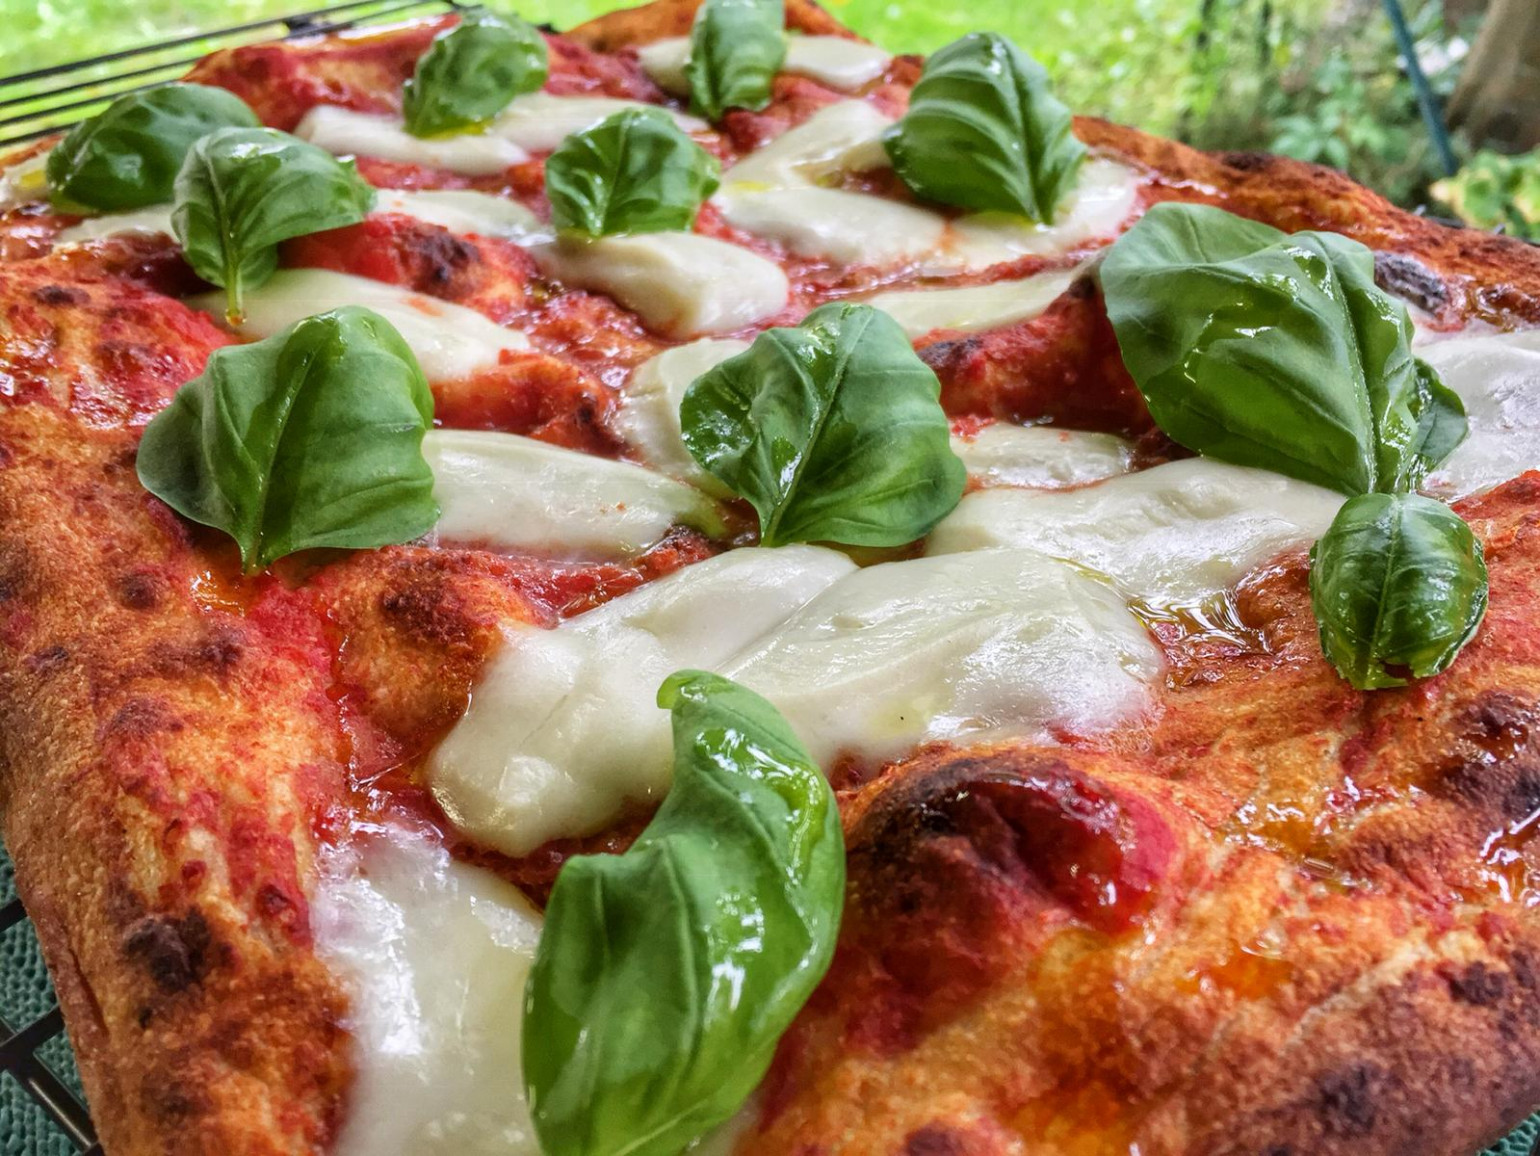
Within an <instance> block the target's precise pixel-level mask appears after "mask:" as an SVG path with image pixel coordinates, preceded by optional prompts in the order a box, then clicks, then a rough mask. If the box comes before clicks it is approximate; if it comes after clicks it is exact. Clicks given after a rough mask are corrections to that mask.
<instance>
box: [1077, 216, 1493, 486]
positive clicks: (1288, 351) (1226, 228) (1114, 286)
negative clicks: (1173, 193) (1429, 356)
mask: <svg viewBox="0 0 1540 1156" xmlns="http://www.w3.org/2000/svg"><path fill="white" fill-rule="evenodd" d="M1100 276H1101V284H1102V291H1103V293H1104V294H1105V296H1106V300H1107V314H1108V316H1109V317H1110V318H1111V319H1112V326H1113V329H1114V330H1115V331H1116V333H1117V338H1118V344H1119V346H1120V347H1121V349H1122V352H1123V361H1124V364H1125V365H1127V366H1128V370H1129V372H1130V373H1131V374H1132V375H1133V378H1134V381H1135V382H1137V383H1138V385H1139V388H1140V390H1141V391H1142V392H1143V394H1144V397H1145V400H1146V402H1148V404H1149V407H1150V414H1151V416H1153V417H1154V419H1155V422H1156V424H1158V425H1159V426H1160V427H1161V429H1163V430H1165V432H1166V433H1167V434H1169V435H1170V436H1171V437H1173V438H1175V439H1176V440H1177V441H1178V442H1180V443H1182V444H1183V445H1185V446H1187V447H1188V448H1189V449H1193V450H1197V451H1198V452H1199V453H1203V454H1207V455H1209V456H1211V457H1216V458H1222V459H1224V460H1225V461H1229V462H1235V463H1238V464H1240V465H1245V466H1259V467H1261V468H1263V469H1268V470H1273V471H1275V472H1277V473H1281V474H1288V475H1289V476H1291V477H1295V478H1301V479H1303V480H1305V481H1307V482H1314V483H1316V484H1317V485H1322V486H1329V487H1331V488H1332V489H1335V490H1340V491H1341V492H1343V493H1346V494H1360V493H1367V492H1370V491H1375V490H1378V491H1384V492H1398V491H1402V490H1410V489H1415V488H1416V486H1417V485H1418V484H1419V483H1420V482H1421V481H1422V479H1423V478H1425V477H1426V476H1427V475H1428V473H1429V472H1430V471H1431V470H1432V469H1433V468H1435V467H1436V466H1437V465H1438V464H1439V462H1441V461H1442V460H1443V459H1444V458H1445V457H1447V456H1448V454H1449V452H1450V451H1451V450H1453V449H1454V447H1455V446H1456V445H1458V444H1459V442H1460V441H1461V440H1462V439H1463V438H1464V436H1465V429H1466V423H1465V410H1464V407H1463V406H1462V405H1461V403H1460V399H1459V398H1458V397H1457V396H1456V395H1455V394H1454V393H1453V392H1452V391H1451V390H1449V389H1448V388H1446V387H1445V386H1444V385H1443V384H1442V383H1441V382H1440V381H1439V379H1438V375H1437V374H1436V373H1435V372H1434V371H1433V369H1432V368H1431V367H1430V366H1429V365H1428V364H1427V363H1426V362H1423V361H1421V360H1419V359H1418V358H1416V357H1414V356H1413V355H1412V349H1411V338H1412V323H1411V319H1410V317H1409V316H1408V315H1407V312H1406V307H1405V306H1404V305H1402V304H1401V303H1400V302H1399V301H1397V300H1395V298H1393V297H1391V296H1390V295H1389V294H1388V293H1385V292H1384V291H1383V290H1381V289H1380V288H1379V287H1378V286H1376V285H1375V284H1374V256H1373V254H1372V253H1371V252H1370V251H1369V250H1368V249H1367V248H1365V247H1364V246H1362V245H1360V244H1358V243H1357V242H1356V241H1350V240H1348V239H1347V238H1346V237H1342V236H1339V235H1337V234H1335V233H1315V232H1304V233H1294V234H1287V233H1282V232H1280V231H1279V230H1277V229H1274V228H1272V227H1270V226H1268V225H1263V224H1258V223H1257V222H1255V221H1248V220H1245V219H1243V218H1241V217H1236V216H1233V215H1232V214H1230V213H1227V212H1225V211H1223V210H1222V209H1215V208H1211V207H1209V206H1206V205H1179V204H1170V203H1168V204H1160V205H1156V206H1155V207H1154V208H1152V209H1151V210H1150V211H1149V212H1148V213H1147V214H1145V216H1144V217H1143V218H1142V219H1141V220H1140V221H1139V222H1138V223H1137V224H1136V225H1134V227H1133V228H1132V229H1130V230H1129V231H1128V232H1127V233H1125V234H1124V235H1123V236H1122V237H1120V238H1119V239H1118V240H1117V242H1116V243H1114V244H1113V246H1112V248H1111V250H1110V251H1109V252H1108V254H1107V256H1106V258H1105V259H1104V260H1103V261H1102V264H1101V273H1100Z"/></svg>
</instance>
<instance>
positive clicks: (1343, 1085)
mask: <svg viewBox="0 0 1540 1156" xmlns="http://www.w3.org/2000/svg"><path fill="white" fill-rule="evenodd" d="M1388 1078H1389V1073H1387V1072H1386V1071H1385V1070H1384V1069H1383V1068H1381V1067H1380V1066H1379V1065H1378V1064H1350V1065H1348V1066H1347V1067H1345V1068H1341V1069H1339V1070H1337V1071H1335V1072H1328V1073H1327V1074H1326V1075H1324V1076H1321V1077H1320V1078H1319V1079H1317V1080H1316V1091H1317V1093H1318V1096H1319V1100H1318V1103H1319V1107H1320V1112H1321V1123H1322V1125H1323V1126H1324V1127H1325V1129H1326V1132H1327V1133H1328V1134H1329V1135H1332V1136H1344V1137H1354V1136H1367V1135H1368V1134H1369V1133H1370V1132H1372V1131H1374V1124H1375V1121H1376V1120H1377V1119H1378V1118H1379V1101H1380V1098H1381V1095H1382V1092H1383V1090H1384V1085H1385V1082H1386V1080H1387V1079H1388Z"/></svg>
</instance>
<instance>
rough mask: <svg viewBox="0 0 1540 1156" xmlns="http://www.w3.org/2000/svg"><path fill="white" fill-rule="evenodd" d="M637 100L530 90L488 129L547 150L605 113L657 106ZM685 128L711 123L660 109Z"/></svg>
mask: <svg viewBox="0 0 1540 1156" xmlns="http://www.w3.org/2000/svg"><path fill="white" fill-rule="evenodd" d="M658 107H659V106H658V105H656V104H646V103H643V102H642V101H639V100H617V99H615V98H614V97H609V96H553V95H551V94H550V93H549V92H530V93H526V94H525V95H523V96H519V97H515V98H514V100H513V103H512V104H510V105H509V106H508V107H507V108H506V109H504V110H503V111H502V112H501V113H499V114H498V115H497V117H496V118H495V119H494V120H493V121H492V124H491V125H490V126H489V127H488V129H487V131H488V132H489V133H491V134H493V135H494V136H498V137H501V138H502V139H503V140H505V141H509V142H510V143H512V144H514V145H516V146H518V147H519V148H521V149H527V150H528V151H529V152H532V153H542V152H550V151H551V150H552V149H554V148H556V147H557V146H558V145H559V144H561V142H562V141H563V140H565V139H566V138H567V137H568V136H570V135H572V134H573V133H575V132H582V131H583V130H584V129H586V128H592V127H593V126H594V125H596V124H598V123H599V122H600V121H601V120H604V119H605V118H606V117H611V116H614V115H615V114H616V113H617V112H624V111H625V110H626V109H628V108H658ZM662 111H664V112H666V113H668V115H669V116H671V117H673V118H674V123H675V124H677V125H678V126H679V127H680V128H682V129H683V130H684V131H685V132H706V131H707V130H708V129H710V127H711V126H710V125H709V124H707V123H706V122H705V121H703V120H701V119H700V118H698V117H693V116H686V115H685V114H684V113H682V112H674V111H672V110H671V109H666V108H665V109H663V110H662Z"/></svg>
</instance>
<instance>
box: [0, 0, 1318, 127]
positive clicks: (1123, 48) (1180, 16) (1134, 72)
mask: <svg viewBox="0 0 1540 1156" xmlns="http://www.w3.org/2000/svg"><path fill="white" fill-rule="evenodd" d="M311 2H313V3H324V2H325V0H311ZM488 2H489V5H490V6H491V7H495V8H499V9H504V10H508V11H516V12H518V13H519V14H520V15H522V16H524V17H526V18H528V19H530V20H535V21H549V22H550V23H552V24H555V25H557V26H558V27H568V26H570V25H572V24H576V23H579V22H581V21H583V20H585V19H588V18H589V17H591V16H595V15H598V14H600V13H602V12H605V11H609V10H610V9H612V8H614V7H616V6H617V4H616V2H615V0H488ZM825 3H826V6H827V7H828V8H829V9H830V10H831V11H832V12H833V13H834V14H835V15H836V16H838V17H839V18H840V19H841V20H843V21H845V22H846V23H847V24H849V25H850V26H851V27H852V28H854V29H856V30H857V31H858V32H860V33H862V34H863V35H865V36H867V37H869V38H870V39H872V40H873V41H875V42H877V43H879V44H881V45H883V46H884V47H886V48H888V49H890V50H892V51H895V52H928V51H931V50H933V49H935V48H938V47H940V46H941V45H943V44H945V43H947V42H948V41H950V40H953V39H955V38H956V37H958V36H961V35H963V34H964V33H966V32H971V31H975V30H981V29H987V30H992V31H996V32H1002V33H1005V34H1006V35H1008V36H1010V37H1012V38H1013V39H1014V40H1016V41H1017V43H1019V44H1020V45H1021V46H1022V47H1024V48H1026V49H1027V50H1028V51H1030V52H1032V53H1033V54H1034V55H1035V56H1037V58H1038V59H1039V60H1041V61H1042V62H1043V63H1044V64H1045V65H1046V66H1047V67H1048V69H1049V71H1050V72H1051V73H1053V74H1054V76H1055V80H1056V82H1057V85H1058V88H1059V91H1060V93H1061V95H1062V96H1063V97H1064V98H1065V99H1066V100H1068V101H1069V102H1070V103H1071V104H1072V105H1073V106H1074V107H1075V108H1076V109H1077V111H1085V112H1090V113H1096V114H1099V115H1103V116H1110V117H1112V118H1114V119H1118V120H1123V121H1126V122H1128V123H1134V124H1139V125H1140V126H1142V127H1145V128H1148V129H1151V130H1152V131H1169V130H1171V129H1172V127H1173V121H1174V115H1175V112H1174V110H1175V109H1176V108H1177V102H1178V101H1179V99H1180V97H1181V94H1183V93H1184V92H1185V91H1186V89H1187V87H1188V86H1189V85H1190V83H1191V61H1190V59H1189V57H1188V54H1187V53H1186V52H1185V51H1184V50H1183V49H1184V47H1185V46H1186V45H1187V44H1188V43H1190V40H1191V36H1192V32H1193V28H1194V26H1195V25H1194V21H1195V20H1196V18H1197V13H1198V10H1199V3H1198V0H825ZM1278 3H1279V6H1280V7H1281V8H1288V9H1299V10H1301V11H1305V10H1308V11H1310V12H1315V11H1318V10H1320V9H1321V8H1322V7H1323V6H1324V4H1325V3H1326V0H1278ZM621 6H625V5H624V0H621ZM304 7H306V0H0V21H3V23H0V77H4V76H11V75H15V74H17V73H21V72H27V71H31V70H33V69H37V68H45V67H48V66H50V65H54V64H61V63H65V62H68V61H72V60H77V59H81V58H84V57H88V56H95V55H99V54H102V53H106V52H111V51H115V50H117V49H120V48H124V47H130V46H137V45H141V44H150V43H155V42H158V41H163V40H165V39H168V38H171V37H174V36H177V35H183V34H188V33H192V32H196V31H199V30H204V29H209V28H212V27H220V26H228V25H233V24H239V23H245V22H247V21H250V20H256V19H261V18H264V17H271V16H276V15H281V14H288V13H292V12H294V11H296V10H299V9H303V8H304ZM197 48H198V46H196V45H194V46H190V47H189V48H187V49H184V50H182V51H181V52H180V53H178V55H186V56H192V55H196V52H197Z"/></svg>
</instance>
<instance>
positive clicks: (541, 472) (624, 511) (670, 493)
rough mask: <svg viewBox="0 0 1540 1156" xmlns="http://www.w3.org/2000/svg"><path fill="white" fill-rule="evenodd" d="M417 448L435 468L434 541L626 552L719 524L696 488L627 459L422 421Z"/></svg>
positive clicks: (581, 554)
mask: <svg viewBox="0 0 1540 1156" xmlns="http://www.w3.org/2000/svg"><path fill="white" fill-rule="evenodd" d="M422 453H423V457H425V458H426V459H427V461H428V465H429V467H431V468H432V470H433V496H434V497H435V498H436V499H437V500H438V504H439V509H440V511H441V512H440V514H439V520H438V526H437V528H436V533H437V535H438V537H439V538H440V540H447V541H455V542H466V543H475V544H480V545H485V546H490V547H492V548H494V549H499V550H530V551H539V552H542V553H546V552H550V551H552V550H557V551H559V552H560V553H562V554H564V555H567V556H571V557H578V558H624V557H628V556H630V555H633V554H638V553H640V552H641V551H643V550H645V549H647V548H648V547H649V546H652V545H653V544H655V543H656V542H657V541H658V540H659V539H661V538H662V537H663V536H664V535H665V534H667V533H668V531H669V530H670V529H671V528H672V527H674V526H676V525H688V526H694V527H696V528H697V529H700V530H702V531H704V532H705V533H707V534H711V535H715V536H721V535H723V534H724V533H725V532H726V528H725V526H724V525H723V523H722V518H721V514H720V513H719V512H718V511H717V508H716V505H715V504H714V503H713V502H712V501H711V500H710V499H709V498H707V497H706V496H705V495H704V494H702V493H701V492H700V491H699V490H697V489H694V488H693V487H691V486H687V485H684V484H683V483H681V482H676V481H674V480H673V479H672V478H667V477H664V476H663V475H662V474H655V473H653V472H652V471H651V470H648V469H643V468H642V467H641V466H634V465H631V464H630V463H629V462H615V461H609V460H607V459H605V458H598V457H594V456H593V455H592V454H584V453H578V452H577V451H576V450H569V449H563V448H562V447H560V446H553V445H550V444H548V443H546V442H542V441H536V440H535V439H534V438H526V437H519V436H518V435H517V434H507V433H495V432H490V431H486V430H430V431H429V432H428V434H427V436H426V437H424V438H423V443H422Z"/></svg>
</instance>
